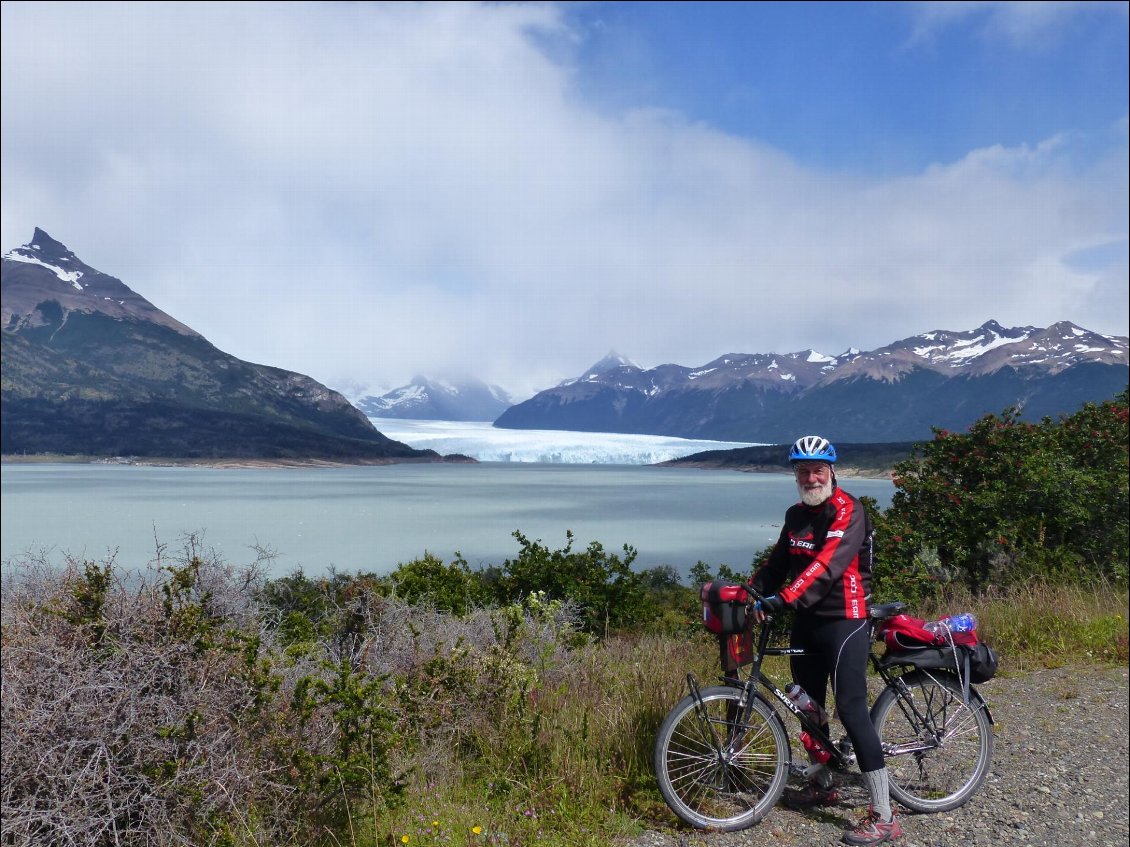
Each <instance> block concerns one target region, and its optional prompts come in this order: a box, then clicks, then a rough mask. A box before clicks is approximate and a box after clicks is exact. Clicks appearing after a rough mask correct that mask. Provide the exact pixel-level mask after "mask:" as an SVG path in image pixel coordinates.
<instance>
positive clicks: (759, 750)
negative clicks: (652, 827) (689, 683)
mask: <svg viewBox="0 0 1130 847" xmlns="http://www.w3.org/2000/svg"><path fill="white" fill-rule="evenodd" d="M738 698H739V694H738V693H737V692H736V691H735V690H734V689H733V688H717V689H707V691H705V692H703V693H702V696H701V705H700V706H699V705H698V704H696V703H695V701H694V699H693V698H687V699H685V700H684V701H683V703H681V704H680V705H679V706H677V707H676V708H675V709H674V710H673V711H672V712H671V714H670V715H668V717H667V719H666V720H665V721H664V724H663V726H662V727H661V728H660V736H659V739H658V741H657V744H656V754H655V756H656V774H657V776H658V778H659V786H660V791H661V792H662V793H663V795H664V799H665V800H667V802H668V805H670V806H671V808H672V809H673V810H674V811H675V812H676V814H678V815H679V816H680V817H681V818H683V819H684V820H685V821H687V822H688V823H691V824H692V825H694V826H697V827H700V828H717V829H740V828H742V827H744V826H749V825H750V824H752V823H755V822H756V821H757V820H759V819H760V818H761V817H762V816H763V815H764V814H765V812H766V811H768V809H769V808H771V807H772V805H773V803H775V802H776V800H777V797H779V796H780V792H781V791H782V790H783V789H784V782H785V779H786V778H787V767H786V765H787V752H786V751H787V744H788V740H787V738H785V736H784V730H783V728H781V727H780V724H779V721H777V720H776V718H775V716H774V715H773V713H772V710H771V709H770V708H769V707H768V706H766V705H764V704H763V703H757V704H755V707H754V708H753V709H751V712H750V715H749V718H748V719H747V720H746V721H742V722H735V721H734V719H733V716H735V715H737V714H738V708H737V707H738V703H739V702H740V701H739V699H738ZM719 739H726V743H724V744H720V743H719Z"/></svg>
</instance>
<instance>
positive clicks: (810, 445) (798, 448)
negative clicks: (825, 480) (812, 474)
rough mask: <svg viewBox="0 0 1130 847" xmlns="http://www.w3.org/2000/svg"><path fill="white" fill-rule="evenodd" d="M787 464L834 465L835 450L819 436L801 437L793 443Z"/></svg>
mask: <svg viewBox="0 0 1130 847" xmlns="http://www.w3.org/2000/svg"><path fill="white" fill-rule="evenodd" d="M789 462H790V464H791V463H794V462H827V463H828V464H830V465H834V464H835V463H836V448H835V447H834V446H832V442H830V441H829V440H828V439H827V438H821V437H820V436H819V435H803V436H801V437H800V438H798V439H797V440H796V441H795V442H793V446H792V449H791V450H789Z"/></svg>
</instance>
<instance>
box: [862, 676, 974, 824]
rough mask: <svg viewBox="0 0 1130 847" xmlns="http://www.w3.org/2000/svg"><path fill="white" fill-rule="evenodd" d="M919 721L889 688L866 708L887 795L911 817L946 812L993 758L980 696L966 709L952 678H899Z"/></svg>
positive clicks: (965, 797)
mask: <svg viewBox="0 0 1130 847" xmlns="http://www.w3.org/2000/svg"><path fill="white" fill-rule="evenodd" d="M901 681H902V682H903V683H904V684H905V685H906V687H907V690H908V692H909V694H910V697H911V699H912V701H913V703H914V705H915V707H916V709H917V712H918V715H919V716H921V718H922V721H921V722H920V721H919V719H918V718H917V717H916V716H915V714H914V712H913V711H912V710H911V709H910V707H909V706H908V705H907V704H906V703H905V702H903V701H902V700H901V699H900V698H899V695H898V692H897V691H896V690H895V689H894V687H892V686H888V687H887V688H884V689H883V691H882V693H880V694H879V697H878V699H876V701H875V705H874V707H873V708H872V709H871V721H872V723H874V724H875V729H876V730H877V731H878V733H879V740H880V741H881V742H882V745H883V751H884V753H885V754H886V757H887V759H886V762H887V770H888V772H889V773H890V777H891V796H892V797H893V798H894V799H895V800H897V801H898V802H899V803H901V804H902V805H904V806H906V807H907V808H908V809H911V810H913V811H915V812H945V811H949V810H950V809H956V808H957V807H958V806H960V805H962V804H963V803H965V802H966V801H967V800H968V799H969V798H970V797H972V796H973V794H974V793H975V792H976V791H977V789H978V788H980V786H981V783H982V782H983V781H984V779H985V776H986V775H987V774H988V772H989V763H990V761H991V760H992V757H993V728H992V724H991V723H990V722H989V716H988V711H987V709H986V708H985V704H984V701H982V700H981V698H980V696H979V695H977V694H976V693H974V692H972V691H971V695H970V698H969V705H966V704H965V703H964V702H963V700H962V696H961V684H960V683H959V682H958V680H957V677H955V676H954V675H953V674H949V673H942V672H937V671H930V672H927V671H914V672H912V673H908V674H906V675H905V676H903V677H901Z"/></svg>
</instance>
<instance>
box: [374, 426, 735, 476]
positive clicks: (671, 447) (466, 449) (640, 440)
mask: <svg viewBox="0 0 1130 847" xmlns="http://www.w3.org/2000/svg"><path fill="white" fill-rule="evenodd" d="M369 420H371V421H372V422H373V426H375V427H376V428H377V429H378V430H380V431H381V432H382V433H383V434H384V435H387V436H388V437H389V438H392V439H394V440H395V441H400V442H403V443H404V444H407V445H408V446H409V447H413V448H415V449H417V450H435V451H436V452H437V453H440V454H441V455H445V456H446V455H449V454H451V453H459V454H462V455H464V456H470V457H471V458H472V459H478V460H479V461H480V462H537V463H542V464H556V465H571V464H579V465H654V464H657V463H658V462H666V461H669V460H671V459H678V458H681V457H682V456H689V455H691V454H692V453H701V452H702V451H704V450H732V449H735V448H738V447H751V446H754V442H737V441H707V440H699V439H692V438H675V437H671V436H664V435H624V434H620V433H612V432H566V431H563V430H543V429H495V428H494V427H493V426H492V425H491V424H490V423H485V422H483V423H474V422H472V423H468V422H464V421H421V420H400V419H396V418H369Z"/></svg>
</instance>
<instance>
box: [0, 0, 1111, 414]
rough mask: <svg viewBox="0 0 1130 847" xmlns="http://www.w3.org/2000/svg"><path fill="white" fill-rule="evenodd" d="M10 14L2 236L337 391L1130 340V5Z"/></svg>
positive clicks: (210, 6) (466, 6)
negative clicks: (433, 379) (106, 277)
mask: <svg viewBox="0 0 1130 847" xmlns="http://www.w3.org/2000/svg"><path fill="white" fill-rule="evenodd" d="M2 9H3V11H2V15H3V19H2V40H3V44H2V48H3V49H2V62H3V67H2V77H0V80H2V86H3V89H2V96H3V102H2V116H0V117H2V121H0V132H2V145H3V148H2V156H3V160H2V167H3V179H2V183H0V185H2V203H3V209H2V212H3V217H2V242H0V249H2V250H4V251H7V250H10V249H12V248H15V247H18V246H20V245H22V244H25V243H27V242H28V241H30V239H31V235H32V231H33V229H34V227H36V226H38V227H40V228H42V229H44V230H46V231H47V232H48V233H50V234H51V235H52V236H53V237H55V238H56V239H58V240H60V241H62V242H63V243H64V244H66V245H67V246H68V247H70V248H71V249H72V250H74V251H75V253H76V254H77V255H78V256H79V257H80V258H81V259H82V260H84V261H85V262H86V263H87V264H89V265H91V266H93V267H95V268H97V269H99V270H101V271H104V272H106V273H109V274H111V275H113V276H116V277H118V278H119V279H121V280H122V281H124V282H125V283H126V284H127V285H129V286H130V287H131V288H133V289H134V290H135V291H137V292H138V293H139V294H141V295H143V296H144V297H146V298H148V299H149V300H150V301H152V302H153V303H154V304H155V305H157V306H158V307H159V308H161V309H163V310H165V311H166V312H168V313H169V314H171V315H172V316H174V317H176V318H177V319H179V320H181V321H182V322H184V323H187V324H188V325H189V326H191V327H193V328H194V329H196V330H198V331H199V332H201V333H202V334H203V335H205V336H206V337H207V338H208V339H209V340H211V341H212V342H213V343H214V344H216V345H217V346H218V347H220V348H221V349H223V350H225V351H227V352H229V353H232V354H233V355H236V356H238V357H240V358H243V359H248V360H250V361H254V362H260V363H265V364H271V365H275V366H279V367H284V368H288V369H291V370H295V371H300V372H302V373H306V374H309V375H311V376H314V377H315V378H317V379H319V380H321V381H323V382H325V383H327V384H329V385H331V386H333V387H336V388H341V389H343V390H349V389H350V384H351V383H356V384H360V385H364V386H369V387H370V388H390V387H394V386H397V385H400V384H403V383H404V382H407V381H408V379H409V378H411V377H412V376H413V375H414V374H417V373H423V374H427V375H432V376H436V375H442V374H453V373H457V372H465V373H470V374H473V375H475V376H478V377H481V378H483V379H486V380H488V381H492V382H495V383H498V384H500V385H502V386H504V387H506V388H507V389H509V390H511V391H512V392H514V393H515V394H516V395H517V399H522V395H523V394H528V393H530V392H532V391H534V390H536V389H540V388H544V387H547V386H549V385H552V384H555V383H556V382H558V381H560V380H562V379H565V378H568V377H572V376H575V375H578V374H579V373H581V372H582V371H583V370H584V369H585V368H586V367H587V366H588V365H590V364H592V363H593V362H595V361H596V360H597V359H599V358H601V357H602V356H603V355H604V354H605V353H607V352H608V351H609V350H610V349H612V348H615V349H616V350H617V351H619V352H620V353H622V354H624V355H626V356H628V357H630V358H631V359H633V360H634V361H636V362H637V363H638V364H640V365H642V366H644V367H652V366H655V365H659V364H663V363H666V362H675V363H678V364H683V365H690V366H697V365H701V364H704V363H706V362H708V361H710V360H711V359H713V358H716V357H717V356H719V355H722V354H725V353H730V352H781V353H785V352H791V351H797V350H804V349H808V348H814V349H817V350H819V351H822V352H824V353H829V354H835V353H839V352H841V351H843V350H845V349H847V348H848V347H859V348H863V349H870V348H874V347H878V346H882V345H885V344H887V343H889V342H892V341H895V340H897V339H900V338H904V337H906V336H909V335H914V334H918V333H921V332H925V331H929V330H932V329H953V330H960V329H971V328H973V327H976V326H978V325H980V324H981V323H983V322H984V321H986V320H988V319H990V318H992V319H995V320H998V321H1000V322H1001V323H1002V324H1004V325H1006V326H1021V325H1035V326H1047V325H1048V324H1050V323H1053V322H1055V321H1058V320H1070V321H1074V322H1075V323H1077V324H1079V325H1081V326H1084V327H1086V328H1088V329H1093V330H1096V331H1099V332H1102V333H1106V334H1117V335H1126V334H1127V333H1128V318H1127V311H1128V308H1127V279H1128V269H1127V265H1128V262H1127V229H1128V215H1127V207H1128V189H1127V184H1128V180H1127V156H1128V144H1127V136H1128V132H1127V101H1128V90H1127V79H1128V68H1127V55H1128V43H1127V31H1128V23H1127V9H1128V4H1127V3H1125V2H1119V3H1085V2H1074V3H1054V2H1039V3H1037V2H1022V3H969V2H945V3H925V2H923V3H909V4H904V3H885V2H884V3H835V4H821V3H799V2H798V3H740V2H726V3H717V4H715V3H709V2H695V3H647V2H631V3H600V2H596V3H565V4H552V3H550V4H540V3H538V4H533V3H514V4H511V3H505V4H500V3H489V4H479V3H438V2H435V3H433V2H429V3H423V4H418V5H417V4H414V3H334V2H320V3H315V4H304V3H267V2H264V3H252V4H239V3H185V4H179V3H173V2H162V3H140V2H139V3H125V4H115V3H109V2H106V3H73V4H72V3H48V2H8V0H5V2H4V3H3V6H2Z"/></svg>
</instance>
